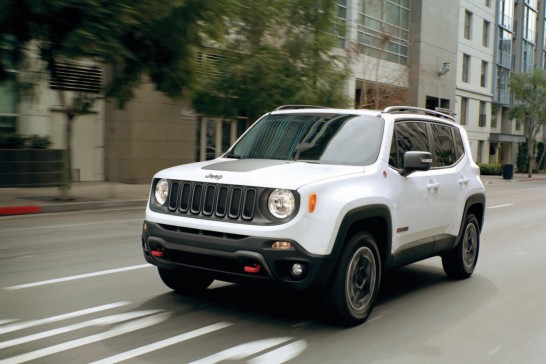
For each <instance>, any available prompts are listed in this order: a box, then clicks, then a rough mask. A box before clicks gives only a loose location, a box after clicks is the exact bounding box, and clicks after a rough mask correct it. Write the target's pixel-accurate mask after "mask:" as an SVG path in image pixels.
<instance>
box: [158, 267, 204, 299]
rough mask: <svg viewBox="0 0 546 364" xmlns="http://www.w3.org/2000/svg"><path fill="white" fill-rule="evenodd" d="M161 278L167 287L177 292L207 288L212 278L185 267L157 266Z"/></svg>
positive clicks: (189, 291) (190, 291) (197, 290)
mask: <svg viewBox="0 0 546 364" xmlns="http://www.w3.org/2000/svg"><path fill="white" fill-rule="evenodd" d="M157 270H158V272H159V276H160V277H161V280H162V281H163V283H165V285H166V286H167V287H169V288H170V289H172V290H173V291H176V292H178V293H192V292H199V291H203V290H205V289H207V287H208V286H210V284H211V283H212V281H213V280H214V279H213V278H212V277H210V276H208V275H206V274H202V273H199V274H198V273H195V272H190V271H188V270H186V269H181V268H179V269H164V268H159V267H158V268H157Z"/></svg>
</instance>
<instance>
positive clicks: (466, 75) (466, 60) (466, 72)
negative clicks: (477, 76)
mask: <svg viewBox="0 0 546 364" xmlns="http://www.w3.org/2000/svg"><path fill="white" fill-rule="evenodd" d="M462 71H463V74H462V76H463V78H462V79H463V82H469V74H470V56H469V55H468V54H463V69H462Z"/></svg>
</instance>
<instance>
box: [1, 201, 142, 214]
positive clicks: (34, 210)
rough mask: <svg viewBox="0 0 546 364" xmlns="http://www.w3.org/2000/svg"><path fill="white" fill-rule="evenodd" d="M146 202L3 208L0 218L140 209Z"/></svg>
mask: <svg viewBox="0 0 546 364" xmlns="http://www.w3.org/2000/svg"><path fill="white" fill-rule="evenodd" d="M147 201H148V200H125V201H91V202H70V203H60V204H55V205H42V206H38V205H30V206H5V207H0V216H11V215H26V214H39V213H50V212H70V211H83V210H98V209H105V208H124V207H142V208H143V209H144V208H146V203H147Z"/></svg>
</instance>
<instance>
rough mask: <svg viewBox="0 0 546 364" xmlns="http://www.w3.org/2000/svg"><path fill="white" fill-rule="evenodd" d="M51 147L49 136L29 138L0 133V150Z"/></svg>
mask: <svg viewBox="0 0 546 364" xmlns="http://www.w3.org/2000/svg"><path fill="white" fill-rule="evenodd" d="M50 145H51V141H50V140H49V136H39V135H32V136H30V137H26V136H23V135H21V134H14V133H0V149H24V148H33V149H47V148H48V147H49V146H50Z"/></svg>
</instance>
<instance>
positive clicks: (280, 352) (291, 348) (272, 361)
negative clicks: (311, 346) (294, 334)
mask: <svg viewBox="0 0 546 364" xmlns="http://www.w3.org/2000/svg"><path fill="white" fill-rule="evenodd" d="M306 348H307V342H306V341H305V340H298V341H296V342H293V343H290V344H288V345H285V346H281V347H280V348H278V349H275V350H273V351H270V352H268V353H265V354H263V355H260V356H258V357H256V358H254V359H251V360H249V361H248V363H249V364H281V363H286V362H287V361H289V360H292V359H294V358H295V357H297V356H298V355H300V354H301V353H303V352H304V350H305V349H306Z"/></svg>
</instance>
